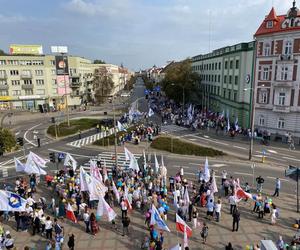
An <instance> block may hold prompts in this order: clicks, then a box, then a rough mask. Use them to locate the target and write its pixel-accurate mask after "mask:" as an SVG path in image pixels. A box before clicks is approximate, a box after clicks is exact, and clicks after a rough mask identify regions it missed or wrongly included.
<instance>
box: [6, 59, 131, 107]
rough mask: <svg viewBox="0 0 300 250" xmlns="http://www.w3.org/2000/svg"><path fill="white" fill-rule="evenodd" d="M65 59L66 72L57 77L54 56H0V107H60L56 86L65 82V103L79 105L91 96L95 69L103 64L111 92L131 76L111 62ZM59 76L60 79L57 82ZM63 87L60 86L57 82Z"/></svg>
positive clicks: (60, 98)
mask: <svg viewBox="0 0 300 250" xmlns="http://www.w3.org/2000/svg"><path fill="white" fill-rule="evenodd" d="M66 57H67V58H68V60H67V61H68V72H67V73H66V74H65V75H63V76H61V78H58V76H57V70H56V62H55V56H54V55H4V56H0V108H1V109H8V108H11V109H28V110H33V109H38V108H39V105H43V106H44V107H48V106H49V107H50V108H54V109H60V108H63V106H64V94H61V93H60V91H59V88H64V83H65V82H66V83H67V87H66V91H67V93H68V105H70V106H79V105H81V104H83V103H85V102H90V101H92V99H93V96H94V93H93V91H94V90H93V79H94V73H95V70H96V69H97V68H99V67H105V68H107V69H108V71H109V72H111V76H112V79H113V82H114V88H113V91H112V92H113V93H112V94H114V93H116V92H118V91H120V90H121V89H123V88H124V85H125V84H126V81H127V80H128V79H129V78H130V76H131V75H132V72H130V71H129V70H128V69H126V68H123V67H119V66H117V65H112V64H93V63H92V61H91V60H89V59H86V58H83V57H79V56H66ZM58 79H62V82H57V81H58ZM61 84H62V85H63V86H60V85H61Z"/></svg>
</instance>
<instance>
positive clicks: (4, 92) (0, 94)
mask: <svg viewBox="0 0 300 250" xmlns="http://www.w3.org/2000/svg"><path fill="white" fill-rule="evenodd" d="M0 96H8V91H7V90H0Z"/></svg>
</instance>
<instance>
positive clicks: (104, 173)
mask: <svg viewBox="0 0 300 250" xmlns="http://www.w3.org/2000/svg"><path fill="white" fill-rule="evenodd" d="M106 180H108V175H107V169H106V162H105V160H104V164H103V182H106Z"/></svg>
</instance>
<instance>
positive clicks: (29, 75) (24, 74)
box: [21, 72, 32, 79]
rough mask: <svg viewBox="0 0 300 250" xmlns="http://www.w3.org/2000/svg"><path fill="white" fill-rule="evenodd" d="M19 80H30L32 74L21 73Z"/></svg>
mask: <svg viewBox="0 0 300 250" xmlns="http://www.w3.org/2000/svg"><path fill="white" fill-rule="evenodd" d="M21 78H22V79H31V78H32V74H31V72H22V73H21Z"/></svg>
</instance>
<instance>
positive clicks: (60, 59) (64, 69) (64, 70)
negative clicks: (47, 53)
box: [55, 56, 69, 76]
mask: <svg viewBox="0 0 300 250" xmlns="http://www.w3.org/2000/svg"><path fill="white" fill-rule="evenodd" d="M55 65H56V75H58V76H60V75H68V74H69V66H68V57H67V56H55Z"/></svg>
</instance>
